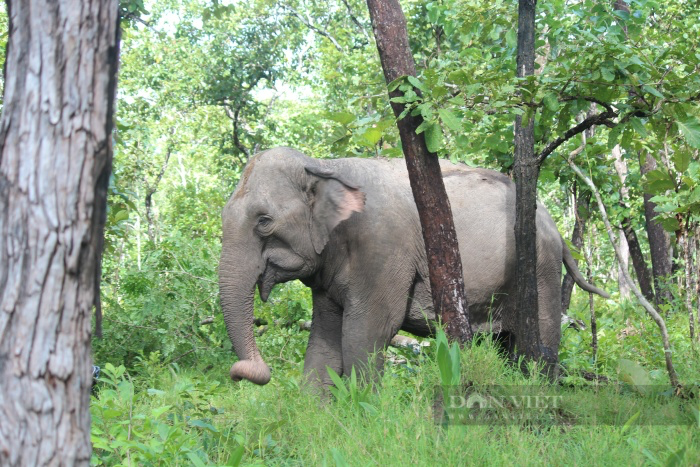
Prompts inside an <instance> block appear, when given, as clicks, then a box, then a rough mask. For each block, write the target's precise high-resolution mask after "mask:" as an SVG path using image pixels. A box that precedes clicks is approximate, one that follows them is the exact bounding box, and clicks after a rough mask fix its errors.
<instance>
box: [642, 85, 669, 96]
mask: <svg viewBox="0 0 700 467" xmlns="http://www.w3.org/2000/svg"><path fill="white" fill-rule="evenodd" d="M642 90H643V91H646V92H648V93H649V94H651V95H652V96H655V97H658V98H659V99H663V98H664V95H663V94H661V93H660V92H659V91H658V90H657V89H656V88H655V87H653V86H649V85H647V84H645V85H644V86H642Z"/></svg>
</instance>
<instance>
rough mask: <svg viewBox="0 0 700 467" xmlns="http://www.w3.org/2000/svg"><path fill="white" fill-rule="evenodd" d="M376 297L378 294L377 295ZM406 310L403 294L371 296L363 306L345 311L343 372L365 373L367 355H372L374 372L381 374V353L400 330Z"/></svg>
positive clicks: (382, 363) (405, 300) (347, 373)
mask: <svg viewBox="0 0 700 467" xmlns="http://www.w3.org/2000/svg"><path fill="white" fill-rule="evenodd" d="M377 295H378V294H377ZM406 306H407V296H406V295H405V294H396V293H392V294H389V295H388V296H387V295H385V296H379V297H378V296H375V297H372V299H370V300H367V301H366V302H360V303H357V304H355V306H352V307H349V308H347V309H346V310H345V312H344V314H343V339H342V343H343V372H344V374H346V375H349V374H350V371H351V369H352V367H353V366H354V367H355V371H361V372H365V371H366V370H369V371H370V373H371V372H372V369H371V368H368V360H369V356H370V354H372V353H373V352H376V357H375V358H376V359H375V360H373V361H372V363H374V364H376V369H377V370H379V373H381V371H382V369H383V365H384V354H383V350H384V349H385V348H386V346H387V345H388V344H389V342H390V341H391V338H392V337H394V335H396V333H397V332H398V330H399V329H400V328H401V324H402V323H403V320H404V317H405V314H406Z"/></svg>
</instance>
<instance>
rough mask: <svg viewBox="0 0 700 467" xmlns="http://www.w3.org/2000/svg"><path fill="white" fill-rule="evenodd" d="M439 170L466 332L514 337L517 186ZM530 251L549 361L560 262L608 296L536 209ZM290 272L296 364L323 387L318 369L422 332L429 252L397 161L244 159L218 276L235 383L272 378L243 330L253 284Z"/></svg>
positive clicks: (556, 332) (457, 168)
mask: <svg viewBox="0 0 700 467" xmlns="http://www.w3.org/2000/svg"><path fill="white" fill-rule="evenodd" d="M442 172H443V178H444V180H445V186H446V188H447V193H448V195H449V197H450V203H451V205H452V212H453V215H454V221H455V226H456V229H457V235H458V240H459V245H460V251H461V254H462V262H463V266H464V276H465V284H466V288H467V290H466V292H467V297H468V300H469V314H470V322H471V323H472V326H473V328H474V330H475V331H493V332H496V333H499V332H501V333H502V335H504V334H508V333H511V335H512V332H513V331H514V325H515V323H516V322H517V320H516V317H515V315H514V312H513V311H510V310H511V309H513V308H514V307H513V306H512V305H513V304H512V303H510V302H509V297H513V296H514V288H515V277H514V269H515V245H514V241H515V240H514V238H515V237H514V233H513V225H514V217H515V211H514V206H515V190H514V185H513V183H512V182H511V181H510V180H509V179H508V178H507V177H506V176H504V175H502V174H500V173H498V172H494V171H491V170H483V169H473V168H469V167H467V166H465V165H453V164H450V163H449V162H442ZM537 248H538V259H537V271H538V284H539V289H538V291H539V311H538V313H539V320H540V321H539V325H540V333H541V340H542V345H543V346H544V347H545V349H543V350H544V351H545V352H546V353H548V352H551V355H553V356H554V358H555V360H556V355H557V352H558V350H559V340H560V333H561V331H560V315H561V300H560V290H561V289H560V283H561V265H562V261H563V262H564V264H565V266H566V267H567V269H568V270H569V271H570V272H572V273H573V275H574V277H575V280H576V282H577V284H579V286H581V287H582V288H584V289H585V290H589V291H593V292H595V293H598V294H601V295H605V292H603V291H601V290H599V289H596V288H595V287H593V286H591V285H589V284H587V283H586V282H585V281H584V280H583V277H582V276H581V274H580V272H579V271H578V269H577V268H576V265H575V264H574V262H573V259H572V258H571V253H570V252H569V250H568V249H567V248H566V245H565V244H564V243H563V241H562V238H561V236H560V235H559V232H558V231H557V228H556V225H555V224H554V221H552V219H551V217H550V216H549V214H548V213H547V211H546V209H545V208H544V207H543V206H542V205H538V209H537ZM293 279H301V280H302V282H303V283H304V284H306V285H307V286H309V287H310V288H311V289H312V291H313V319H312V325H311V334H310V336H309V344H308V348H307V351H306V359H305V362H304V373H305V374H306V375H307V376H309V377H310V378H311V380H312V381H314V380H315V382H316V383H317V384H318V383H323V384H329V380H328V375H327V371H326V369H325V367H326V366H329V367H331V368H333V369H334V370H335V371H336V372H337V373H338V374H341V375H342V374H343V373H348V372H349V371H350V368H351V367H352V366H353V365H359V366H362V365H363V364H366V362H367V357H368V353H369V352H372V351H374V350H375V349H381V348H383V347H385V346H386V345H387V344H388V342H389V341H390V340H391V338H392V337H393V336H394V335H395V334H396V332H397V331H398V330H399V329H404V330H406V331H410V332H412V333H414V334H417V335H419V336H426V335H429V334H431V333H432V331H433V330H434V329H433V324H432V321H431V320H433V319H434V318H435V316H434V313H433V311H432V300H431V297H430V285H429V280H428V267H427V262H426V255H425V250H424V245H423V239H422V235H421V227H420V222H419V219H418V212H417V210H416V206H415V203H414V201H413V195H412V193H411V189H410V186H409V182H408V175H407V172H406V166H405V162H404V161H403V160H402V159H398V160H382V159H338V160H324V161H321V160H316V159H311V158H309V157H307V156H305V155H303V154H301V153H300V152H298V151H295V150H293V149H290V148H276V149H271V150H269V151H265V152H263V153H260V154H258V155H256V156H255V157H254V158H252V159H251V161H250V162H249V163H248V166H247V167H246V169H245V171H244V173H243V175H242V177H241V180H240V182H239V184H238V187H237V188H236V191H235V192H234V193H233V196H232V197H231V199H230V200H229V202H228V203H227V204H226V207H225V208H224V211H223V249H222V253H221V264H220V268H219V284H220V291H221V305H222V307H223V313H224V320H225V322H226V328H227V330H228V334H229V337H230V338H231V341H232V343H233V347H234V350H235V351H236V353H237V354H238V357H239V359H240V360H239V361H238V362H236V363H235V364H234V365H233V366H232V367H231V378H233V379H234V380H239V379H247V380H250V381H252V382H253V383H256V384H266V383H267V382H268V381H269V380H270V369H269V368H268V366H267V365H266V364H265V362H264V361H263V359H262V357H261V355H260V352H259V351H258V348H257V346H256V344H255V339H254V337H253V297H254V292H255V287H256V286H257V287H258V289H259V291H260V297H261V298H262V300H263V301H265V300H267V298H268V296H269V294H270V291H271V289H272V287H273V286H274V285H275V284H279V283H282V282H286V281H289V280H293ZM489 310H491V312H492V314H491V315H489ZM426 318H427V319H426ZM380 363H381V362H380Z"/></svg>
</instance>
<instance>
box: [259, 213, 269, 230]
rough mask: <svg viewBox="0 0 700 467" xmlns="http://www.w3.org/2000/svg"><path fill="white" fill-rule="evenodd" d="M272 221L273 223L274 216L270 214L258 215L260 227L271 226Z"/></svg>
mask: <svg viewBox="0 0 700 467" xmlns="http://www.w3.org/2000/svg"><path fill="white" fill-rule="evenodd" d="M271 223H272V218H271V217H270V216H260V217H258V227H259V228H262V229H264V228H266V227H269V226H270V224H271Z"/></svg>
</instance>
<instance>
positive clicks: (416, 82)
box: [408, 75, 427, 92]
mask: <svg viewBox="0 0 700 467" xmlns="http://www.w3.org/2000/svg"><path fill="white" fill-rule="evenodd" d="M408 82H409V83H411V84H412V85H413V86H414V87H415V88H417V89H420V90H421V91H423V92H426V91H427V89H426V87H425V85H423V83H421V82H420V80H419V79H418V78H416V77H415V76H411V75H408Z"/></svg>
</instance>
